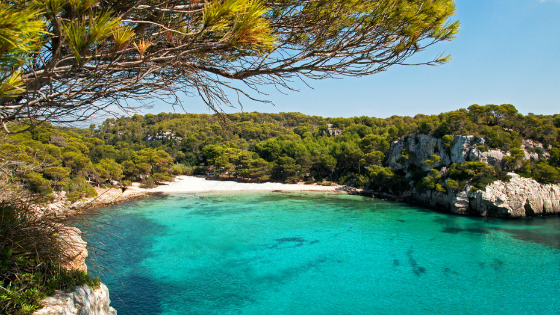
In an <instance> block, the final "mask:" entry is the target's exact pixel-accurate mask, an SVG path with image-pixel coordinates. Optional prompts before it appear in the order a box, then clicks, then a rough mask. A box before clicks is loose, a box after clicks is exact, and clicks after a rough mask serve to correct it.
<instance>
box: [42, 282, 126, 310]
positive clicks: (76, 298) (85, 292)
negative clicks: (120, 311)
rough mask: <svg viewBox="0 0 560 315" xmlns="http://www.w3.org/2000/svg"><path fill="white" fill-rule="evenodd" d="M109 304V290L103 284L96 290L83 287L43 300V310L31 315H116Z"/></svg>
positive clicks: (58, 293) (60, 292)
mask: <svg viewBox="0 0 560 315" xmlns="http://www.w3.org/2000/svg"><path fill="white" fill-rule="evenodd" d="M110 303H111V300H110V299H109V290H108V289H107V287H106V286H105V285H104V284H103V283H102V284H101V285H100V287H99V289H97V290H93V289H92V288H90V287H89V286H85V285H84V286H78V287H76V288H74V290H73V291H70V292H62V291H58V292H57V293H56V294H55V295H54V296H52V297H48V298H46V299H44V300H43V301H42V304H43V308H41V309H40V310H38V311H36V312H35V313H33V315H116V314H117V311H116V310H115V309H114V308H112V307H111V306H109V304H110Z"/></svg>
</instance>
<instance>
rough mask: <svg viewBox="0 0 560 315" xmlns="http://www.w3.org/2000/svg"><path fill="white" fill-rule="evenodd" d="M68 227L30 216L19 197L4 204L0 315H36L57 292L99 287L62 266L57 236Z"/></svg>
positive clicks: (0, 217)
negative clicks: (86, 286)
mask: <svg viewBox="0 0 560 315" xmlns="http://www.w3.org/2000/svg"><path fill="white" fill-rule="evenodd" d="M62 229H64V226H63V225H61V224H57V223H56V222H53V221H50V220H48V219H45V218H37V217H36V216H34V215H32V214H31V213H30V210H29V207H28V206H27V204H25V203H23V202H20V201H18V199H17V198H14V199H12V200H10V201H9V202H8V201H1V202H0V282H1V285H2V290H0V313H2V314H32V313H33V312H34V311H35V310H37V309H39V308H40V306H41V304H40V301H41V300H42V299H43V298H45V297H46V296H47V295H50V294H53V293H54V291H55V290H67V289H70V288H72V287H74V286H76V285H83V284H87V285H90V286H91V287H93V288H98V287H99V284H100V282H99V279H93V278H91V277H90V276H88V275H87V274H86V273H84V272H82V271H67V270H65V269H63V268H61V267H60V260H59V259H60V255H59V253H60V251H61V249H60V247H59V245H58V244H59V242H58V241H57V240H56V237H57V236H56V235H58V234H60V233H61V232H62Z"/></svg>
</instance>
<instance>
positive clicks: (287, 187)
mask: <svg viewBox="0 0 560 315" xmlns="http://www.w3.org/2000/svg"><path fill="white" fill-rule="evenodd" d="M335 185H336V184H335ZM345 188H346V186H339V185H336V186H319V185H317V184H313V185H304V184H281V183H262V184H253V183H238V182H234V181H220V180H209V179H205V178H201V177H194V176H177V177H176V178H175V180H174V181H173V182H170V183H166V185H160V186H158V187H156V188H153V189H141V188H137V187H134V189H133V190H136V191H146V192H163V193H201V192H214V191H275V190H280V191H324V192H329V191H330V192H344V191H345Z"/></svg>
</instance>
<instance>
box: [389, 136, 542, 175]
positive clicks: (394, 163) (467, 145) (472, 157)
mask: <svg viewBox="0 0 560 315" xmlns="http://www.w3.org/2000/svg"><path fill="white" fill-rule="evenodd" d="M484 144H485V140H484V139H483V138H475V137H474V136H454V139H453V142H452V143H451V145H450V146H449V148H446V147H445V146H444V145H443V143H442V140H441V139H438V138H435V137H432V136H428V135H425V134H417V135H413V136H408V137H404V138H402V139H400V140H398V141H395V142H393V143H392V144H391V149H390V150H389V153H388V155H387V156H388V157H387V164H388V166H390V167H394V168H397V169H400V168H405V167H408V166H409V165H410V164H414V165H416V166H419V167H422V168H423V169H424V170H426V171H428V170H430V169H431V168H434V167H439V166H442V165H443V166H445V165H449V164H452V163H463V162H465V161H474V162H479V161H480V162H484V163H486V164H488V165H490V166H498V167H500V168H501V167H502V166H503V165H502V161H503V159H504V157H506V156H509V155H510V154H509V152H504V151H500V150H488V151H486V152H482V151H480V150H479V149H478V148H477V147H478V146H483V145H484ZM403 149H406V150H408V151H409V152H412V153H413V154H411V157H410V158H409V160H408V161H406V162H404V164H401V163H399V159H400V158H401V157H402V155H401V151H402V150H403ZM520 149H522V150H523V151H524V154H525V159H527V160H528V159H532V160H534V161H537V160H539V159H542V158H546V157H548V156H550V155H549V154H548V153H547V152H546V151H545V150H544V147H543V145H542V144H540V143H538V142H534V141H532V140H524V141H523V145H522V146H521V148H520ZM538 152H541V153H538ZM432 154H436V155H438V156H439V157H440V158H441V160H440V161H439V163H436V164H434V165H425V164H424V161H425V160H428V159H430V155H432Z"/></svg>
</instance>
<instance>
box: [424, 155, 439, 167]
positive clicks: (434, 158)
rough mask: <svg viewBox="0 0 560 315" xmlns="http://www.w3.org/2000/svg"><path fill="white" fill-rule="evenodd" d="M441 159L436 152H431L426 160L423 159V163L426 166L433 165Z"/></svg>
mask: <svg viewBox="0 0 560 315" xmlns="http://www.w3.org/2000/svg"><path fill="white" fill-rule="evenodd" d="M440 161H441V157H440V156H439V155H437V154H432V155H430V158H429V159H428V160H425V161H424V164H425V165H427V166H433V165H436V164H438V163H439V162H440Z"/></svg>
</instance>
